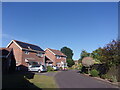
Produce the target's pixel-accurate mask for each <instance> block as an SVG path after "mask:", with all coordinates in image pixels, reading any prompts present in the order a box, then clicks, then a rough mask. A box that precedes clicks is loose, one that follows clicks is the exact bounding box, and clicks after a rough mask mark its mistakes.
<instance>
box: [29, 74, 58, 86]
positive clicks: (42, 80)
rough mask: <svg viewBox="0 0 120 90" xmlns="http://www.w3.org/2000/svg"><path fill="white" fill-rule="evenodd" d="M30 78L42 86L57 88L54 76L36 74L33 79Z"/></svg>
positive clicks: (32, 81) (35, 83)
mask: <svg viewBox="0 0 120 90" xmlns="http://www.w3.org/2000/svg"><path fill="white" fill-rule="evenodd" d="M28 80H29V81H30V82H31V83H33V84H34V85H36V86H37V87H40V88H57V85H56V83H55V80H54V78H53V77H50V76H45V75H34V78H33V79H28Z"/></svg>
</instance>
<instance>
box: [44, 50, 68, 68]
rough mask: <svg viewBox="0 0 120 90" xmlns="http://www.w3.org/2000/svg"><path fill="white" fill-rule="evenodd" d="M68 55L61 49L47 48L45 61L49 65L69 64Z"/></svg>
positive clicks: (60, 65)
mask: <svg viewBox="0 0 120 90" xmlns="http://www.w3.org/2000/svg"><path fill="white" fill-rule="evenodd" d="M66 57H67V56H66V55H65V54H63V53H62V52H61V51H59V50H55V49H50V48H47V49H46V50H45V63H46V65H47V66H57V67H64V66H67V63H66Z"/></svg>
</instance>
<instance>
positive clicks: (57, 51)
mask: <svg viewBox="0 0 120 90" xmlns="http://www.w3.org/2000/svg"><path fill="white" fill-rule="evenodd" d="M48 49H49V50H50V51H52V52H53V53H54V54H55V55H60V56H66V55H65V54H63V53H62V52H61V51H59V50H55V49H50V48H48Z"/></svg>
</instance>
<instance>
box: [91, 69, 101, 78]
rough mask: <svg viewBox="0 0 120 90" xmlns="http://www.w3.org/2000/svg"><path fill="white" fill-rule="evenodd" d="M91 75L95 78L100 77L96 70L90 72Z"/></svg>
mask: <svg viewBox="0 0 120 90" xmlns="http://www.w3.org/2000/svg"><path fill="white" fill-rule="evenodd" d="M90 74H91V76H93V77H97V76H99V72H98V71H97V70H96V69H93V70H91V71H90Z"/></svg>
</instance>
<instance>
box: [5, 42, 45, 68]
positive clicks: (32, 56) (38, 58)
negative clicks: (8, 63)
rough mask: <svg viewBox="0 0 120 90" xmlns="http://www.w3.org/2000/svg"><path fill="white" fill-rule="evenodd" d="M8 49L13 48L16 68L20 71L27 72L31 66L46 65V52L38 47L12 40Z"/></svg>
mask: <svg viewBox="0 0 120 90" xmlns="http://www.w3.org/2000/svg"><path fill="white" fill-rule="evenodd" d="M6 48H13V52H14V56H15V60H16V66H17V67H19V68H18V69H19V70H25V69H27V67H28V66H29V65H30V64H33V63H34V64H35V63H37V64H43V65H44V53H45V52H44V50H43V49H41V48H40V47H39V46H37V45H33V44H29V43H25V42H21V41H17V40H12V41H11V42H10V43H9V44H8V45H7V47H6Z"/></svg>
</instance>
